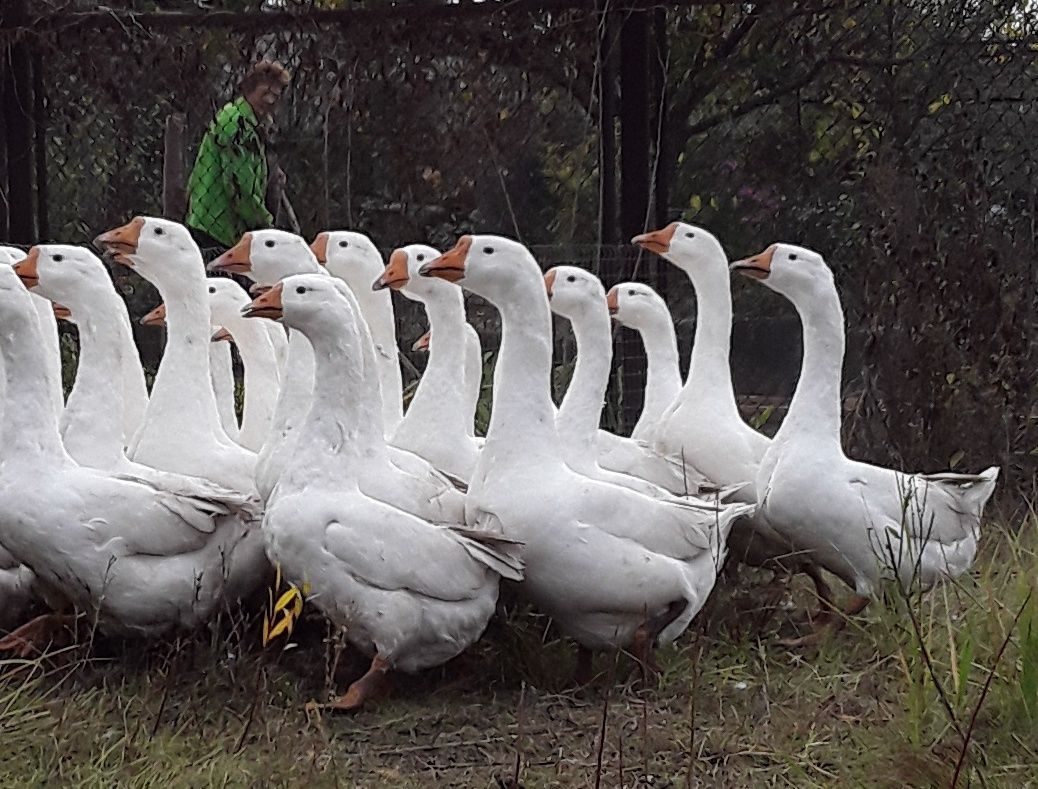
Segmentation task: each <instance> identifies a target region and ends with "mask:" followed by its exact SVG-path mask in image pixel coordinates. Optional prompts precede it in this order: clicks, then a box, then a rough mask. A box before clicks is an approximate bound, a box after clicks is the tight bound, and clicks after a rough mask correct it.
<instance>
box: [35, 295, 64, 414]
mask: <svg viewBox="0 0 1038 789" xmlns="http://www.w3.org/2000/svg"><path fill="white" fill-rule="evenodd" d="M29 295H30V296H31V297H32V303H33V306H34V307H35V308H36V317H37V319H38V320H39V322H40V336H41V337H42V342H43V346H42V347H43V348H44V355H43V363H44V364H46V365H47V367H49V368H50V371H51V373H52V375H51V376H50V391H49V393H48V395H47V397H48V400H49V401H50V404H51V407H52V408H53V409H54V413H55V415H57V414H59V413H61V409H62V408H63V407H64V405H65V393H64V391H63V389H62V385H61V343H60V341H59V340H58V323H57V321H56V320H55V319H54V307H53V306H52V305H51V303H50V302H49V301H48V300H47V299H45V298H43V297H42V296H38V295H36V294H35V293H31V294H29Z"/></svg>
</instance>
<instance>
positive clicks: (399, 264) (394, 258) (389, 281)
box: [371, 249, 411, 290]
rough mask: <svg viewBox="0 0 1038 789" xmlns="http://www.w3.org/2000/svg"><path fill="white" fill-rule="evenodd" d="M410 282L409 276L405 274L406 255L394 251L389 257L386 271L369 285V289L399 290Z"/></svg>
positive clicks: (397, 250)
mask: <svg viewBox="0 0 1038 789" xmlns="http://www.w3.org/2000/svg"><path fill="white" fill-rule="evenodd" d="M410 280H411V276H410V275H409V274H408V273H407V253H406V252H404V250H402V249H394V250H393V254H392V255H390V256H389V263H387V264H386V270H385V271H383V272H382V276H381V277H379V278H378V279H376V280H375V281H374V282H373V283H372V284H371V289H372V290H382V289H383V288H392V289H393V290H400V288H402V287H404V285H406V284H407V283H408V282H409V281H410Z"/></svg>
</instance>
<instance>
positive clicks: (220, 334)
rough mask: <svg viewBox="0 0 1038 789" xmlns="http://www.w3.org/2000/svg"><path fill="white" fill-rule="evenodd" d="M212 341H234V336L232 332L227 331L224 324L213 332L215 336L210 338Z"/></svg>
mask: <svg viewBox="0 0 1038 789" xmlns="http://www.w3.org/2000/svg"><path fill="white" fill-rule="evenodd" d="M209 339H210V341H211V342H234V338H233V337H232V336H231V333H230V332H229V331H227V329H225V328H224V327H223V326H221V327H220V328H219V329H217V330H216V331H214V332H213V336H212V337H210V338H209Z"/></svg>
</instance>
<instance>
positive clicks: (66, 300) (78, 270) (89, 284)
mask: <svg viewBox="0 0 1038 789" xmlns="http://www.w3.org/2000/svg"><path fill="white" fill-rule="evenodd" d="M14 270H15V273H17V274H18V276H19V277H20V278H21V280H22V282H23V283H24V284H25V286H26V287H27V288H30V289H31V290H33V291H34V292H35V293H38V294H39V295H41V296H43V297H44V298H45V299H48V300H50V301H52V302H55V303H56V304H58V305H65V307H66V308H67V309H66V312H67V311H68V310H71V311H73V312H79V311H80V310H85V309H86V305H85V303H84V302H85V301H86V300H87V299H89V297H90V296H91V295H92V294H104V293H105V290H106V286H107V290H108V291H109V292H110V290H111V280H109V278H108V270H107V269H106V268H105V264H104V263H102V262H101V259H100V258H99V257H97V255H95V254H94V253H93V252H91V251H90V250H88V249H85V248H83V247H77V246H70V245H68V244H39V245H37V246H35V247H33V248H32V249H31V250H29V255H28V256H27V257H26V258H25V259H24V260H22V261H20V262H18V263H16V264H15V266H14ZM59 317H62V316H59Z"/></svg>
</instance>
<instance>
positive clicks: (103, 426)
mask: <svg viewBox="0 0 1038 789" xmlns="http://www.w3.org/2000/svg"><path fill="white" fill-rule="evenodd" d="M35 249H36V252H37V254H36V255H34V256H32V259H31V260H30V259H28V258H27V259H26V260H23V261H22V262H21V263H19V264H18V265H17V266H16V269H15V270H16V271H17V272H18V275H19V276H20V277H21V278H22V281H23V282H24V283H25V285H26V287H28V288H29V289H30V292H33V291H34V292H35V293H36V294H37V295H39V296H42V297H44V298H46V299H48V300H50V301H51V302H53V303H54V305H53V310H54V314H56V315H59V316H60V317H63V318H66V319H68V320H71V321H72V322H73V323H75V324H77V326H78V327H79V345H80V348H79V361H78V364H77V368H76V380H75V382H74V383H73V385H72V389H71V391H70V392H69V395H68V400H67V401H66V403H65V408H64V410H63V411H62V413H61V421H60V426H61V439H62V441H63V442H64V444H65V449H66V450H68V453H69V454H70V455H72V457H73V458H75V460H76V462H78V463H82V464H84V465H87V466H90V467H91V468H108V469H111V468H115V464H117V463H119V462H121V461H122V460H124V459H125V455H124V454H123V449H124V448H125V447H126V446H127V445H128V444H129V443H130V441H131V440H132V439H133V436H134V435H135V434H136V432H137V430H138V429H140V425H141V419H142V417H143V415H144V410H145V409H146V408H147V406H148V389H147V386H146V384H145V382H144V369H143V368H142V366H141V357H140V353H139V352H138V350H137V346H136V344H135V343H134V341H133V330H132V329H131V328H130V316H129V314H128V313H127V310H126V303H125V302H124V301H123V300H122V299H121V298H120V297H119V294H118V292H117V291H116V289H115V285H114V284H113V283H112V279H111V277H110V276H109V274H108V269H107V268H105V265H104V263H102V262H101V260H100V259H99V258H98V257H97V256H96V255H94V254H93V253H92V252H90V250H88V249H85V248H83V247H77V246H68V245H62V244H41V245H39V246H37V247H36V248H35ZM62 308H64V309H62ZM66 313H68V314H66ZM113 369H117V370H119V371H120V372H121V374H120V375H119V376H117V377H116V379H115V380H113V379H112V370H113ZM115 398H118V400H116V399H115Z"/></svg>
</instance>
